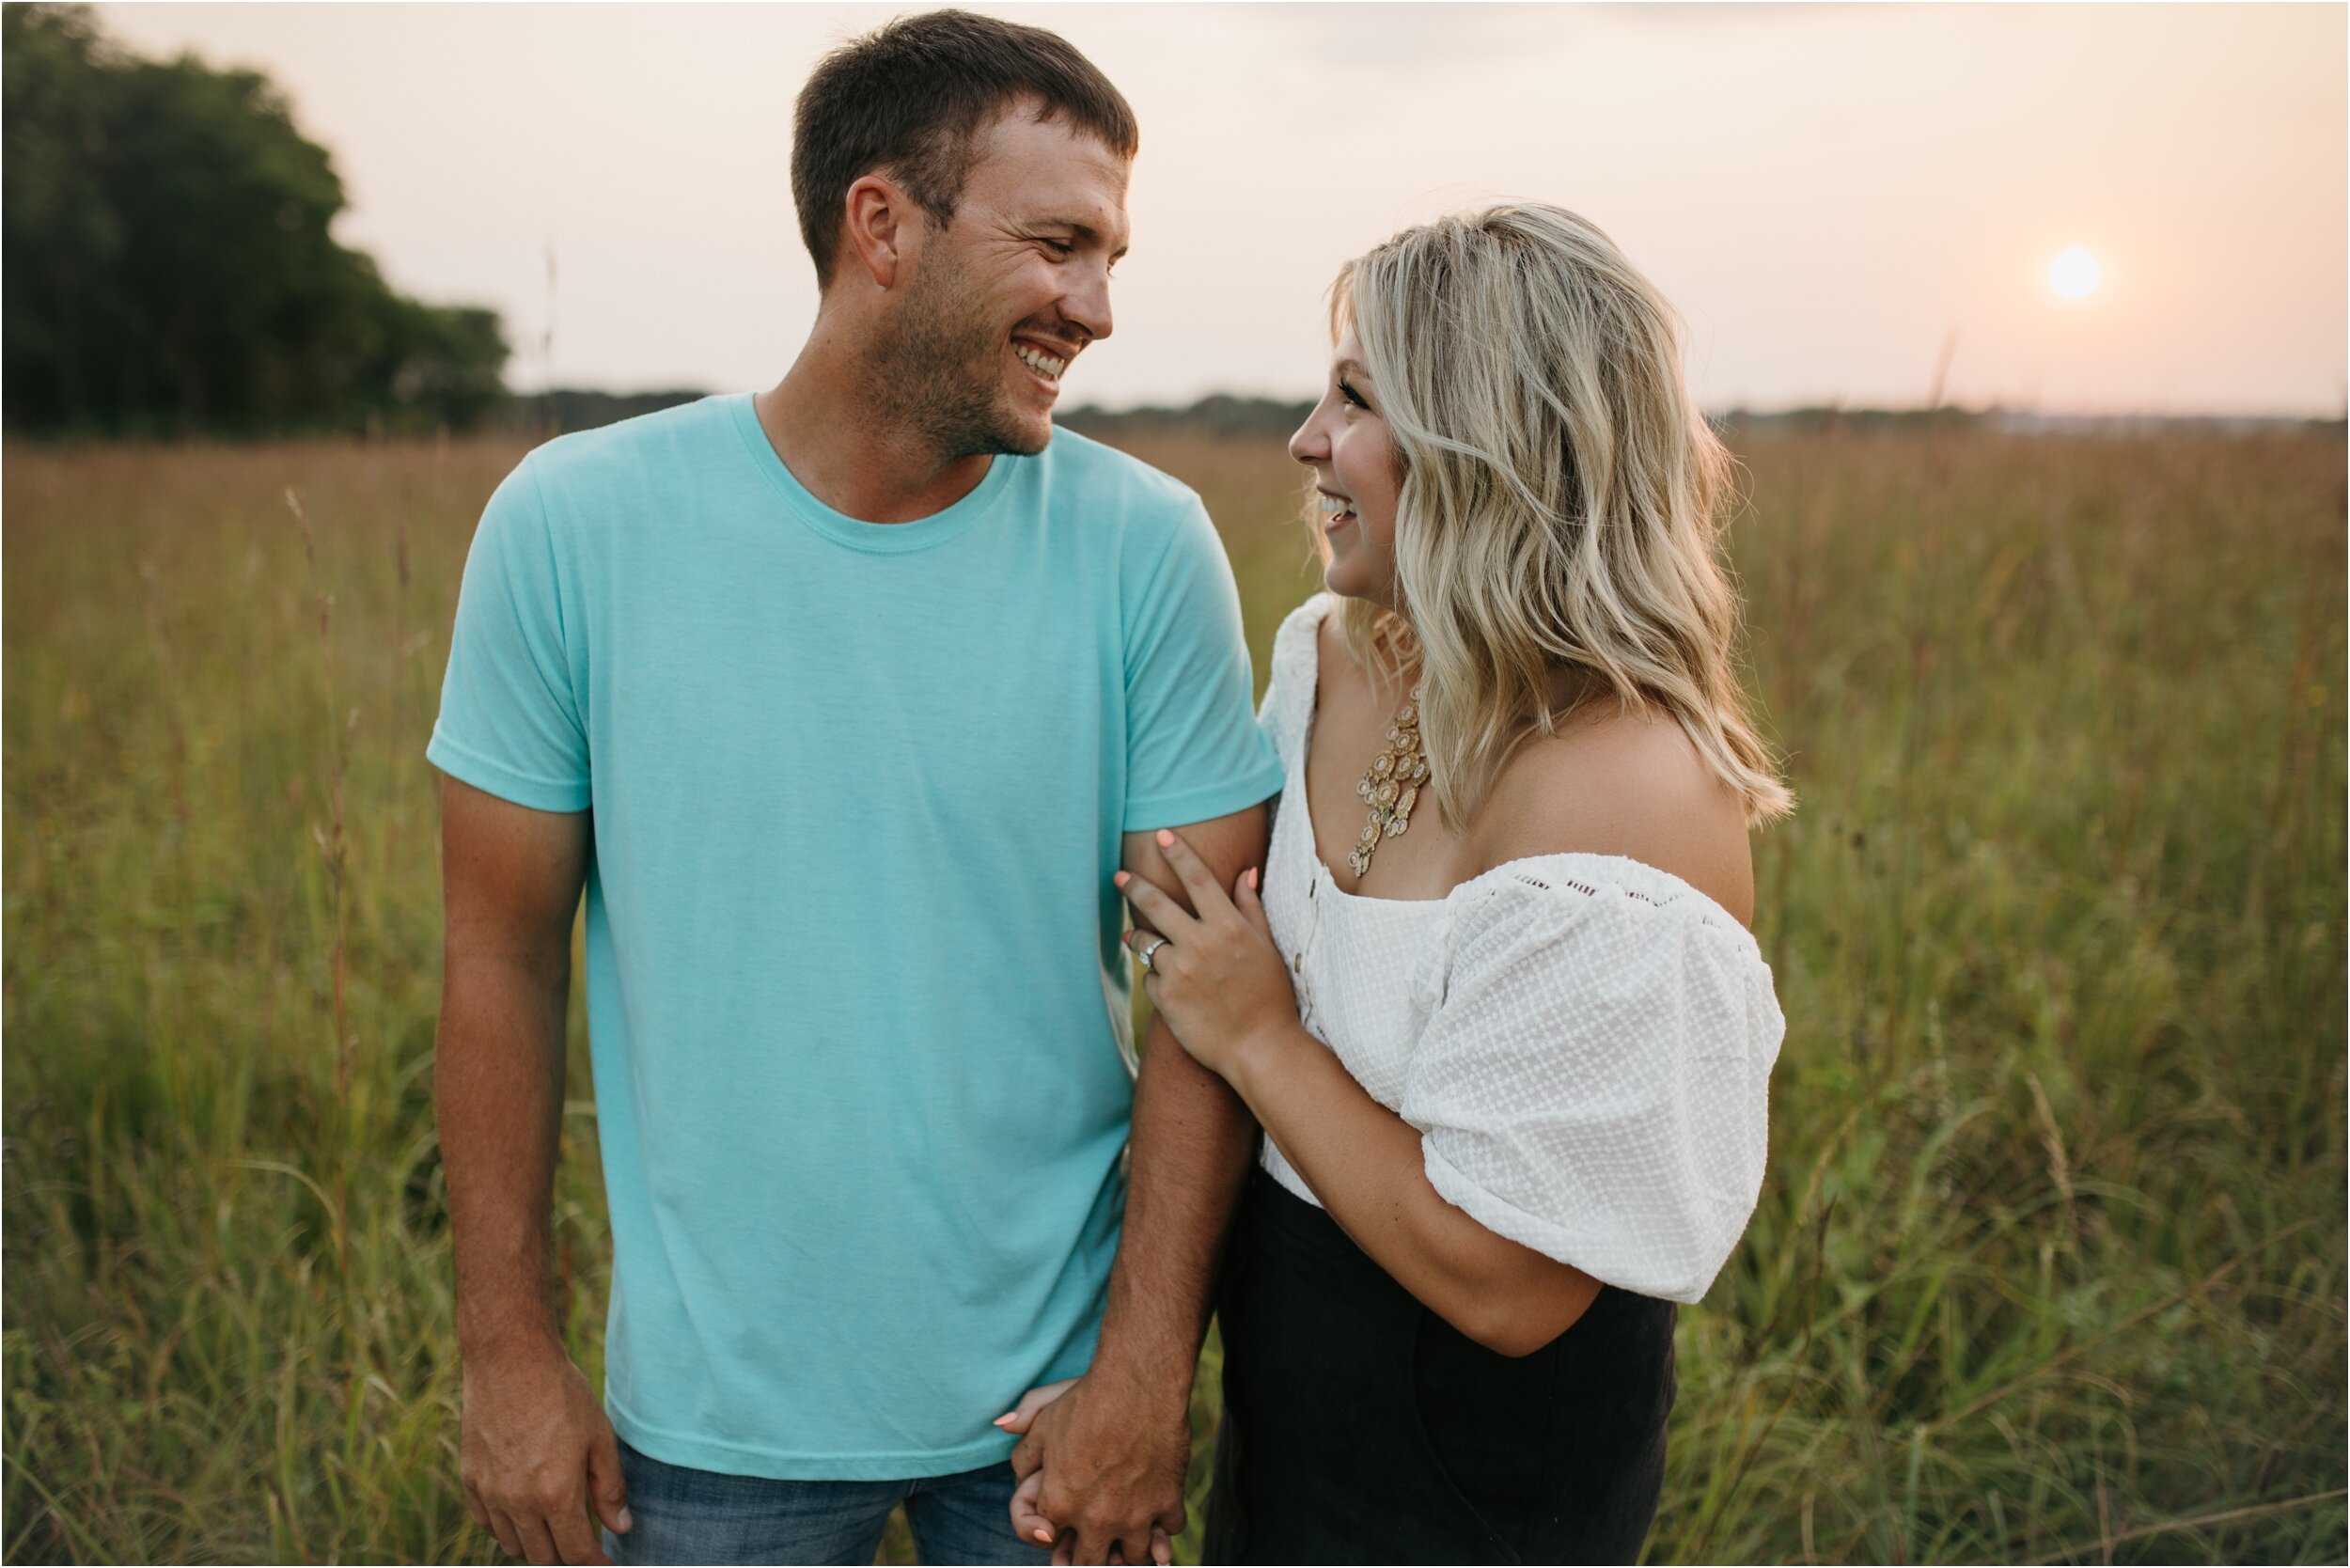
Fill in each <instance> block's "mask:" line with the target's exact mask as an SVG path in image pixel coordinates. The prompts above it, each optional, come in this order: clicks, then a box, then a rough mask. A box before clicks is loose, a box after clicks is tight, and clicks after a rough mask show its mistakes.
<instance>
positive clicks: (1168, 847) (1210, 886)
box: [1158, 827, 1227, 920]
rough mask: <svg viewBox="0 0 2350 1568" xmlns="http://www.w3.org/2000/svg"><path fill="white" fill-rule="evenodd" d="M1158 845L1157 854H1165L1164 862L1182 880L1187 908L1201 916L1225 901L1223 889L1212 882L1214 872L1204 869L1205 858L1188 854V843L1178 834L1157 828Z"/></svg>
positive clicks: (1204, 917)
mask: <svg viewBox="0 0 2350 1568" xmlns="http://www.w3.org/2000/svg"><path fill="white" fill-rule="evenodd" d="M1158 846H1159V853H1160V854H1161V855H1165V856H1166V857H1167V864H1168V865H1170V866H1172V867H1174V868H1175V874H1176V875H1177V876H1179V877H1181V878H1183V890H1184V891H1185V892H1187V893H1189V894H1190V895H1191V907H1192V908H1193V910H1194V911H1196V912H1197V913H1198V914H1199V917H1200V918H1201V919H1203V920H1204V919H1206V918H1207V917H1208V911H1209V910H1211V909H1214V907H1215V906H1216V905H1217V904H1219V903H1223V902H1227V901H1226V899H1225V897H1224V889H1223V888H1222V887H1221V886H1218V885H1217V883H1216V880H1215V873H1214V871H1211V870H1208V863H1207V862H1206V861H1204V860H1202V859H1200V858H1199V856H1198V855H1194V854H1193V853H1192V849H1191V846H1190V845H1189V844H1187V843H1185V842H1184V841H1183V835H1182V834H1180V833H1177V832H1174V831H1173V830H1171V829H1168V828H1164V827H1163V828H1160V829H1159V832H1158Z"/></svg>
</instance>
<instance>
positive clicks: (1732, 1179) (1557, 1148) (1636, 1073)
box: [1402, 855, 1785, 1302]
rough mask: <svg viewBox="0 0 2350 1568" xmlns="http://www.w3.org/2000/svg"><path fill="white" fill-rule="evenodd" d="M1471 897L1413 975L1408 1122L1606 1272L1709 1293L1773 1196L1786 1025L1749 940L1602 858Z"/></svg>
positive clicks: (1477, 1206)
mask: <svg viewBox="0 0 2350 1568" xmlns="http://www.w3.org/2000/svg"><path fill="white" fill-rule="evenodd" d="M1463 896H1464V897H1465V900H1466V901H1467V905H1468V906H1467V907H1466V908H1464V909H1462V910H1461V911H1459V912H1458V913H1457V915H1456V917H1454V919H1453V920H1452V921H1451V922H1450V929H1449V935H1448V938H1447V940H1446V942H1445V944H1444V946H1443V948H1442V949H1441V950H1439V951H1436V952H1433V953H1432V954H1431V955H1430V959H1429V962H1427V963H1425V964H1422V966H1421V969H1420V972H1419V976H1418V980H1417V981H1416V985H1415V990H1416V992H1417V993H1418V1003H1419V1005H1421V1006H1423V1007H1425V1008H1427V1009H1428V1013H1427V1021H1426V1023H1425V1025H1424V1027H1423V1028H1422V1030H1421V1034H1420V1037H1419V1040H1418V1043H1417V1044H1416V1046H1415V1048H1414V1050H1413V1054H1412V1059H1411V1064H1410V1067H1409V1069H1408V1072H1407V1074H1406V1076H1405V1081H1404V1088H1403V1095H1402V1116H1403V1119H1404V1120H1405V1121H1408V1122H1410V1123H1411V1124H1412V1125H1413V1126H1414V1127H1415V1128H1417V1129H1418V1131H1419V1133H1420V1135H1421V1136H1420V1143H1421V1150H1422V1153H1423V1155H1424V1158H1425V1162H1426V1168H1427V1172H1428V1179H1429V1181H1430V1183H1431V1184H1433V1185H1434V1187H1435V1189H1436V1191H1437V1192H1438V1193H1439V1194H1441V1195H1442V1196H1443V1197H1444V1199H1445V1200H1447V1201H1448V1202H1450V1203H1452V1204H1454V1205H1455V1206H1457V1207H1458V1208H1460V1209H1462V1210H1464V1211H1465V1212H1466V1213H1467V1214H1468V1215H1470V1216H1471V1217H1472V1218H1474V1219H1476V1220H1477V1221H1478V1222H1479V1223H1481V1224H1482V1225H1484V1226H1485V1227H1486V1228H1487V1229H1489V1230H1491V1231H1495V1232H1496V1233H1498V1234H1500V1235H1504V1236H1507V1237H1509V1238H1510V1239H1512V1241H1516V1242H1519V1243H1521V1244H1523V1245H1525V1246H1527V1247H1532V1248H1534V1249H1535V1250H1536V1251H1539V1252H1542V1253H1543V1254H1544V1255H1546V1256H1548V1257H1552V1258H1556V1259H1558V1260H1559V1261H1560V1262H1566V1263H1571V1264H1573V1265H1575V1267H1577V1268H1579V1269H1582V1270H1583V1271H1584V1272H1585V1273H1587V1274H1590V1275H1591V1276H1593V1277H1594V1278H1599V1279H1601V1280H1604V1281H1606V1283H1608V1284H1611V1285H1616V1286H1619V1287H1621V1288H1622V1289H1624V1290H1628V1291H1634V1292H1637V1293H1638V1294H1642V1295H1650V1296H1660V1297H1663V1298H1665V1299H1668V1300H1672V1301H1684V1302H1694V1301H1696V1300H1698V1299H1700V1297H1702V1296H1703V1295H1704V1294H1705V1292H1706V1288H1707V1287H1708V1286H1709V1285H1711V1284H1712V1283H1713V1280H1714V1277H1715V1275H1716V1273H1718V1272H1719V1271H1720V1269H1721V1266H1722V1264H1723V1262H1726V1261H1727V1260H1728V1258H1729V1256H1730V1252H1731V1248H1732V1247H1735V1246H1736V1245H1737V1242H1738V1238H1739V1236H1740V1235H1741V1234H1742V1233H1743V1232H1744V1231H1745V1230H1746V1225H1747V1218H1748V1217H1749V1216H1750V1215H1752V1214H1753V1212H1754V1204H1755V1200H1756V1198H1757V1196H1758V1195H1759V1193H1760V1192H1761V1189H1762V1182H1763V1156H1764V1152H1765V1149H1766V1146H1767V1143H1768V1102H1769V1083H1770V1072H1771V1066H1772V1064H1773V1063H1774V1062H1775V1061H1776V1060H1777V1059H1778V1047H1779V1041H1780V1038H1781V1036H1782V1034H1783V1033H1784V1030H1785V1023H1784V1020H1783V1019H1782V1017H1781V1015H1780V1013H1779V1010H1778V998H1777V997H1776V996H1775V995H1774V994H1773V991H1772V986H1771V972H1770V967H1769V965H1768V964H1765V963H1764V962H1763V956H1762V952H1761V950H1760V949H1758V948H1757V947H1756V946H1755V942H1754V938H1753V937H1752V936H1751V935H1750V934H1748V933H1747V930H1746V928H1745V927H1743V926H1741V925H1740V924H1739V923H1738V922H1737V921H1736V920H1735V919H1733V918H1731V916H1730V915H1729V914H1728V913H1727V912H1726V911H1724V910H1723V909H1722V908H1721V906H1720V905H1718V904H1716V903H1715V902H1713V901H1712V900H1710V899H1708V898H1706V897H1705V896H1704V895H1703V894H1701V893H1700V892H1698V891H1697V890H1696V889H1695V888H1693V887H1690V886H1688V885H1687V884H1685V883H1684V882H1682V881H1681V880H1680V879H1679V878H1677V877H1674V876H1671V875H1669V873H1666V872H1664V871H1660V870H1655V869H1654V868H1653V867H1650V866H1646V865H1642V864H1640V863H1638V862H1637V861H1630V860H1622V859H1617V858H1614V857H1610V856H1602V855H1546V856H1542V857H1539V858H1537V859H1532V860H1527V861H1520V862H1515V863H1513V864H1512V866H1511V867H1509V868H1507V869H1506V870H1503V871H1501V872H1499V873H1497V874H1496V875H1493V876H1491V877H1489V878H1486V879H1481V881H1480V882H1479V883H1478V884H1476V885H1474V886H1471V887H1468V888H1465V889H1464V890H1463Z"/></svg>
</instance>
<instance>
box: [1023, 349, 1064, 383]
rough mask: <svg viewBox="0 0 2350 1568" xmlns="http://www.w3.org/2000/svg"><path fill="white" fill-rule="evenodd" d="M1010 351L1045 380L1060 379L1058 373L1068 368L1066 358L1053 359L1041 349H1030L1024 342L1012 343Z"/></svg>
mask: <svg viewBox="0 0 2350 1568" xmlns="http://www.w3.org/2000/svg"><path fill="white" fill-rule="evenodd" d="M1011 352H1012V353H1014V354H1016V355H1017V356H1018V357H1019V360H1020V363H1021V364H1023V365H1026V367H1027V368H1029V369H1031V370H1034V371H1035V372H1036V373H1037V374H1038V375H1040V376H1042V377H1043V378H1044V379H1045V380H1046V381H1058V380H1060V373H1061V372H1062V371H1063V370H1066V369H1068V368H1069V361H1067V360H1066V359H1055V358H1054V357H1053V356H1052V355H1051V354H1049V353H1045V352H1044V351H1043V350H1042V349H1032V348H1030V347H1028V345H1027V344H1026V343H1014V344H1013V345H1012V346H1011Z"/></svg>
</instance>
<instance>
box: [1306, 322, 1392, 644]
mask: <svg viewBox="0 0 2350 1568" xmlns="http://www.w3.org/2000/svg"><path fill="white" fill-rule="evenodd" d="M1290 456H1292V457H1293V458H1295V459H1296V460H1297V461H1298V462H1300V463H1305V464H1306V465H1307V466H1308V467H1309V468H1311V469H1312V470H1313V471H1314V489H1315V492H1316V495H1315V499H1316V500H1317V501H1318V502H1320V503H1321V507H1322V537H1323V538H1324V541H1327V543H1328V546H1329V556H1328V558H1327V560H1326V561H1325V562H1324V566H1323V574H1322V575H1323V581H1324V583H1325V584H1326V585H1327V586H1328V587H1329V589H1330V591H1331V592H1333V593H1342V594H1344V595H1346V596H1347V597H1348V598H1350V599H1368V600H1371V602H1372V603H1374V604H1384V605H1386V606H1387V607H1388V608H1389V609H1392V608H1394V607H1395V504H1396V495H1397V493H1398V492H1399V491H1400V490H1401V489H1402V474H1401V473H1400V472H1398V469H1397V464H1396V458H1395V447H1394V446H1393V445H1392V444H1391V443H1390V442H1389V441H1388V439H1387V420H1385V419H1383V418H1381V417H1380V415H1379V392H1378V389H1377V388H1376V387H1374V386H1372V385H1371V376H1370V372H1368V371H1367V370H1365V369H1364V368H1363V350H1362V345H1361V344H1360V343H1358V342H1356V341H1355V329H1354V328H1353V327H1352V326H1349V327H1348V328H1347V329H1346V330H1345V331H1344V332H1343V333H1342V334H1340V337H1339V341H1338V346H1337V347H1336V348H1335V349H1334V350H1332V351H1331V360H1330V382H1329V384H1328V385H1327V386H1325V387H1324V389H1323V393H1322V401H1320V402H1318V403H1316V404H1315V405H1314V411H1313V413H1311V414H1309V415H1308V416H1306V422H1305V423H1304V424H1303V425H1300V426H1299V427H1298V428H1297V433H1296V434H1295V435H1293V436H1291V437H1290Z"/></svg>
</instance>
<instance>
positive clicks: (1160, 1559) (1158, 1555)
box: [1151, 1525, 1175, 1568]
mask: <svg viewBox="0 0 2350 1568" xmlns="http://www.w3.org/2000/svg"><path fill="white" fill-rule="evenodd" d="M1151 1560H1152V1561H1153V1562H1155V1563H1157V1564H1158V1565H1159V1568H1167V1565H1168V1564H1169V1563H1171V1562H1173V1561H1174V1560H1175V1543H1174V1542H1172V1541H1169V1540H1168V1539H1167V1528H1166V1527H1165V1526H1164V1525H1152V1527H1151Z"/></svg>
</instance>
